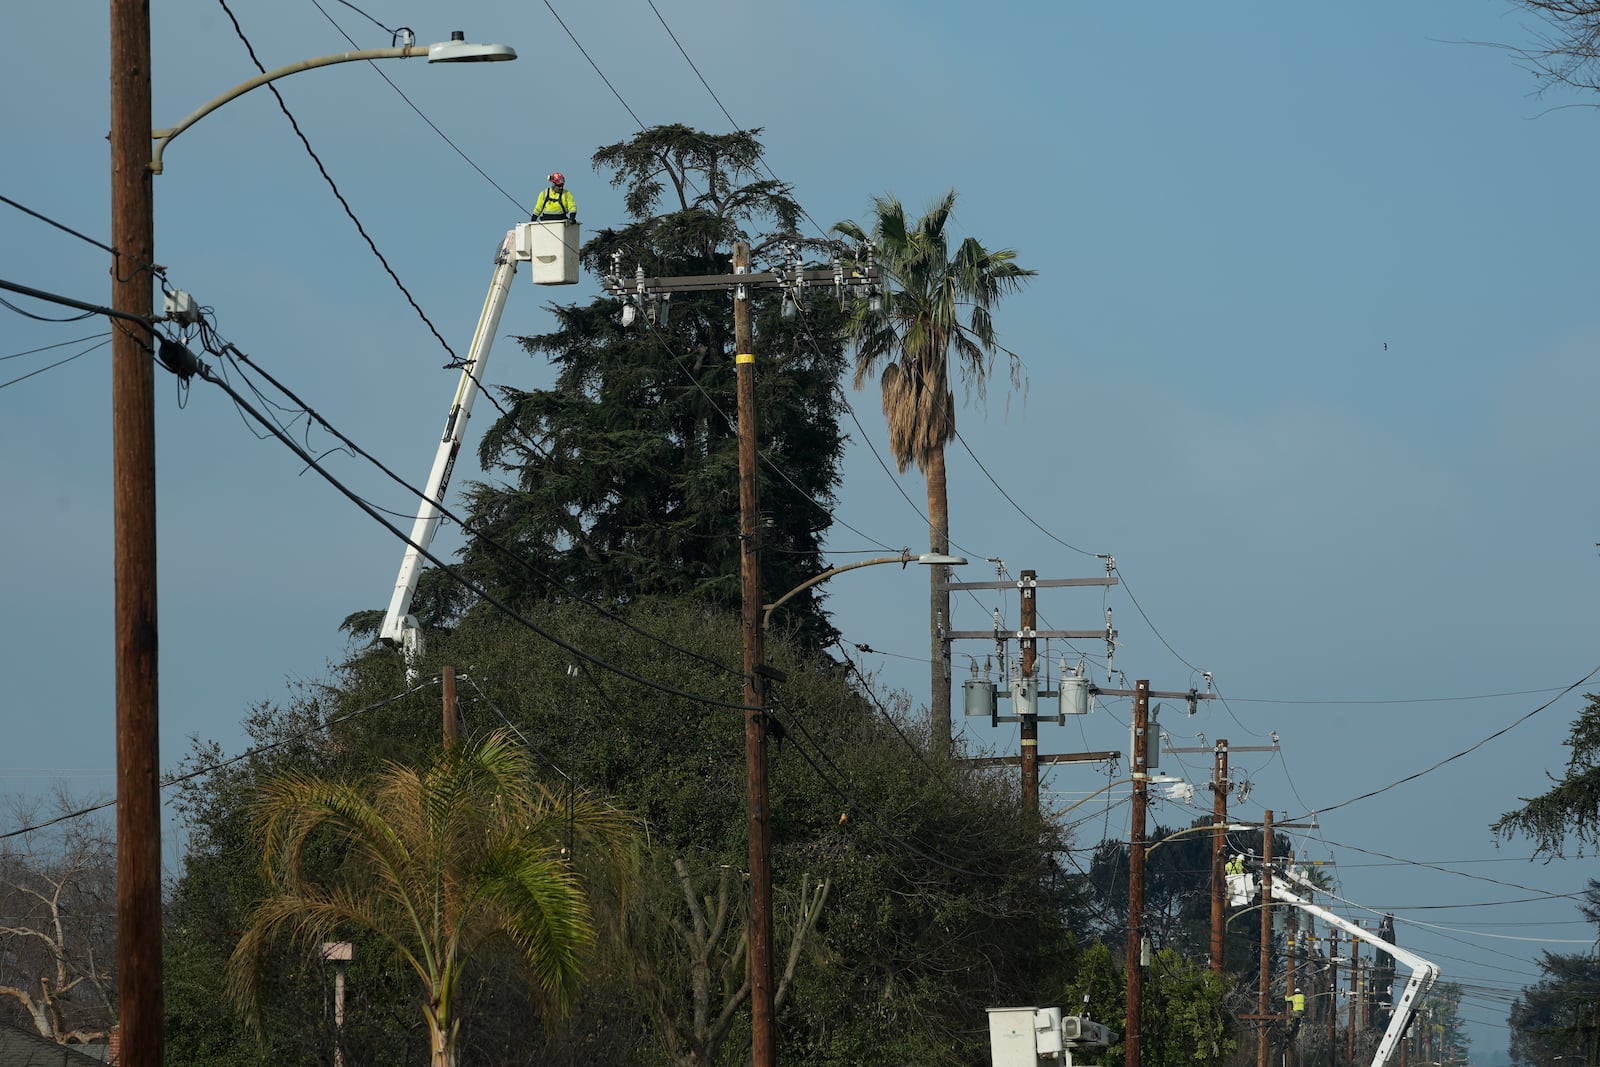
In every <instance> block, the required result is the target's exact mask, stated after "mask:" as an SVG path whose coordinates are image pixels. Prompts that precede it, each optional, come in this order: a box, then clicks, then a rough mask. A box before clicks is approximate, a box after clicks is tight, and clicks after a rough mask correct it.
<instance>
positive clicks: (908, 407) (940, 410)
mask: <svg viewBox="0 0 1600 1067" xmlns="http://www.w3.org/2000/svg"><path fill="white" fill-rule="evenodd" d="M955 203H956V193H955V190H954V189H952V190H950V191H949V192H948V193H946V194H945V195H944V196H943V197H941V198H940V199H939V200H938V201H936V202H935V203H934V204H932V205H931V206H930V207H929V208H928V210H927V212H926V213H925V214H924V215H923V216H922V218H920V219H918V220H917V221H916V223H915V225H911V224H908V223H907V221H906V213H905V208H903V207H901V206H900V202H899V201H898V200H896V199H895V198H893V197H879V198H875V199H874V201H873V222H872V232H871V233H870V234H869V233H868V232H867V231H865V230H863V229H862V228H861V227H860V226H858V225H856V224H855V223H854V222H848V221H846V222H841V223H839V224H838V225H836V226H835V227H834V229H835V230H836V231H837V232H839V233H841V234H843V235H844V236H845V237H847V238H850V239H851V240H854V241H863V242H864V241H871V242H873V243H874V244H875V245H876V246H877V257H878V265H879V267H880V269H881V270H882V272H883V274H884V276H885V278H886V279H887V281H888V282H889V285H888V286H887V289H886V292H885V293H884V295H883V298H882V300H881V301H877V302H876V305H877V306H876V307H875V306H874V302H870V301H859V302H858V303H857V306H856V308H855V313H854V315H853V316H852V318H851V321H850V335H851V339H852V340H853V341H854V342H855V346H856V377H855V384H856V388H857V389H859V388H861V386H862V384H863V383H864V382H865V381H866V380H867V378H869V377H870V376H872V375H873V374H874V373H876V374H877V377H878V384H879V386H880V388H881V389H882V391H883V413H884V416H885V418H887V419H888V423H889V450H890V451H891V452H892V453H893V454H894V459H895V463H896V465H897V466H898V467H899V469H900V471H901V472H902V473H904V472H905V470H906V468H908V467H910V466H911V464H913V463H915V464H916V465H917V469H918V470H919V471H921V472H922V474H923V476H924V478H925V479H926V480H927V487H928V547H929V549H931V550H932V551H934V552H948V551H949V550H950V500H949V495H948V493H947V491H946V487H945V466H944V449H945V445H946V444H948V443H949V442H950V441H952V440H953V439H954V438H955V435H956V403H955V392H954V390H953V389H952V388H951V380H952V378H959V379H960V381H961V383H962V384H963V386H965V387H966V388H968V389H970V390H972V391H974V392H976V393H977V394H978V396H979V397H982V396H983V393H984V387H985V385H986V384H987V381H988V377H989V372H990V370H991V369H992V367H993V363H994V357H995V355H996V354H997V353H999V352H1001V351H1004V350H1003V349H1001V347H1000V346H999V345H998V344H997V343H996V341H995V332H994V321H993V319H992V318H991V314H990V313H991V309H992V308H993V307H994V305H995V303H996V302H997V301H998V300H999V299H1000V297H1001V296H1003V295H1004V294H1006V293H1010V292H1014V291H1016V290H1017V289H1020V288H1021V287H1022V285H1023V282H1024V279H1027V278H1030V277H1032V276H1033V275H1035V274H1036V273H1038V272H1037V271H1031V270H1026V269H1024V268H1022V267H1019V266H1017V264H1016V252H1015V251H1013V250H1012V249H1009V248H1004V249H999V250H995V251H991V250H989V249H987V248H985V247H983V245H981V244H979V243H978V241H977V240H976V239H975V238H972V237H968V238H967V239H966V240H964V241H962V242H961V243H960V245H958V246H957V247H956V250H955V254H954V255H951V253H950V238H949V236H948V235H947V234H946V233H945V226H946V224H947V223H948V222H949V221H950V213H951V211H952V210H953V209H954V208H955ZM1006 356H1007V358H1008V359H1009V360H1010V362H1011V370H1012V379H1013V381H1015V379H1016V376H1017V370H1018V364H1017V359H1016V356H1015V355H1013V354H1012V353H1010V352H1006ZM946 573H947V569H946V568H944V567H934V568H932V569H931V573H930V575H929V579H930V585H931V590H930V594H929V598H928V626H929V637H930V649H931V652H932V656H931V657H930V658H931V659H932V661H933V670H932V675H931V681H932V689H933V699H932V702H931V709H932V710H931V721H930V727H931V729H932V732H933V743H934V745H935V747H936V748H937V749H938V750H939V751H941V752H943V751H946V750H948V748H949V744H950V671H949V651H948V649H947V647H946V643H945V642H944V641H943V640H942V639H941V638H940V636H939V630H940V629H941V627H944V628H948V627H949V625H950V622H949V620H950V594H949V593H948V592H947V591H945V590H943V589H941V588H940V584H941V583H942V582H943V581H944V580H945V576H946Z"/></svg>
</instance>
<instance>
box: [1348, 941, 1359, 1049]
mask: <svg viewBox="0 0 1600 1067" xmlns="http://www.w3.org/2000/svg"><path fill="white" fill-rule="evenodd" d="M1350 921H1351V922H1353V923H1355V925H1357V926H1360V925H1361V922H1360V920H1358V919H1352V920H1350ZM1360 999H1361V942H1359V941H1357V940H1356V939H1355V938H1353V937H1352V938H1351V939H1350V1023H1349V1026H1348V1027H1347V1028H1346V1030H1345V1037H1346V1039H1347V1040H1346V1042H1345V1044H1346V1046H1347V1047H1346V1049H1345V1059H1347V1060H1349V1061H1350V1062H1351V1063H1352V1064H1353V1063H1355V1062H1356V1002H1357V1001H1359V1000H1360Z"/></svg>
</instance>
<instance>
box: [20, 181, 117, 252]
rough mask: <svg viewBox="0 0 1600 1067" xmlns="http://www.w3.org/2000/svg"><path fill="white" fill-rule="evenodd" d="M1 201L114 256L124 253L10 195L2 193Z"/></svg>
mask: <svg viewBox="0 0 1600 1067" xmlns="http://www.w3.org/2000/svg"><path fill="white" fill-rule="evenodd" d="M0 203H4V204H9V205H10V206H11V207H14V208H16V209H17V210H18V211H20V212H22V213H23V214H24V215H32V216H33V217H34V218H36V219H38V220H39V221H40V222H42V223H45V224H46V225H48V226H54V227H55V228H56V229H58V230H60V231H61V232H62V233H69V234H71V235H72V236H74V237H76V238H77V239H78V240H80V241H87V242H88V243H89V244H92V245H94V246H95V247H96V248H99V249H103V250H105V251H107V252H110V253H111V254H112V255H114V256H121V255H122V253H120V252H118V251H117V250H116V249H115V248H112V247H111V246H110V245H108V244H106V243H105V242H103V241H96V240H95V239H94V238H93V237H90V236H88V235H87V234H84V233H79V232H78V231H77V230H74V229H73V228H72V227H71V226H68V225H67V224H66V223H62V222H57V221H56V220H55V219H52V218H50V217H49V216H48V215H41V214H40V213H39V212H37V211H35V210H33V209H32V208H30V207H25V206H23V205H22V204H19V203H17V202H16V201H15V200H13V199H11V198H10V197H9V196H5V195H0Z"/></svg>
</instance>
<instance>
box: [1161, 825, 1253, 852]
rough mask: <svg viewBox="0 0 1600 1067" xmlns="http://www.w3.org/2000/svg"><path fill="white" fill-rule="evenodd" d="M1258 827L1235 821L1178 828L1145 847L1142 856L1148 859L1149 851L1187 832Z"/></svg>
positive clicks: (1196, 832) (1195, 832)
mask: <svg viewBox="0 0 1600 1067" xmlns="http://www.w3.org/2000/svg"><path fill="white" fill-rule="evenodd" d="M1258 829H1260V827H1258V826H1248V825H1246V824H1244V823H1237V822H1218V823H1206V824H1205V825H1203V826H1190V827H1188V828H1187V829H1183V830H1179V831H1178V832H1177V833H1175V834H1168V835H1167V836H1166V837H1163V838H1162V839H1161V840H1160V841H1157V842H1156V843H1155V844H1153V845H1151V846H1150V847H1149V848H1147V849H1145V850H1144V858H1145V859H1149V858H1150V853H1152V852H1154V851H1155V850H1156V849H1158V848H1160V847H1161V846H1162V845H1164V844H1166V843H1167V842H1168V841H1173V840H1176V839H1177V838H1180V837H1184V836H1186V835H1188V834H1198V833H1200V832H1201V831H1202V830H1210V831H1212V832H1213V833H1214V832H1216V831H1217V830H1224V831H1233V830H1258Z"/></svg>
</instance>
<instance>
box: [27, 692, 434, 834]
mask: <svg viewBox="0 0 1600 1067" xmlns="http://www.w3.org/2000/svg"><path fill="white" fill-rule="evenodd" d="M438 682H439V679H438V678H437V677H434V678H429V679H426V680H424V681H422V682H418V683H417V684H416V685H413V686H412V687H411V688H409V689H407V690H406V691H405V692H403V693H396V694H395V695H394V696H391V697H386V698H385V699H383V700H380V701H378V702H376V703H374V704H368V705H367V706H365V707H361V708H356V709H355V710H354V711H349V712H346V713H344V714H343V715H338V716H335V717H333V718H331V719H326V720H324V721H323V722H321V723H318V724H317V725H316V726H311V727H307V728H306V729H304V730H301V731H300V732H299V733H295V734H290V735H289V736H288V737H280V738H278V739H277V740H276V741H269V742H267V743H266V744H262V745H256V746H255V747H254V748H249V749H246V750H245V751H243V752H241V753H239V754H238V755H237V756H230V757H228V758H227V759H223V760H218V761H217V762H215V763H208V764H206V765H205V766H204V767H200V768H197V769H195V770H192V771H187V772H185V773H183V774H175V775H169V776H168V777H166V778H163V779H162V780H161V784H160V788H161V789H170V788H171V787H172V786H175V785H181V784H182V783H184V782H187V781H191V780H193V779H195V778H200V777H202V776H204V775H207V774H215V773H216V772H217V771H220V770H222V769H223V768H224V767H231V766H232V765H233V764H235V763H238V762H240V761H241V760H246V759H250V758H251V757H253V756H259V755H261V753H263V752H270V751H272V750H273V749H275V748H282V747H283V746H284V745H288V744H292V743H293V742H295V741H299V740H300V739H302V738H304V737H308V736H310V735H311V734H314V733H320V732H321V731H323V730H326V729H327V728H328V727H330V726H336V725H338V724H339V723H342V722H347V721H348V720H350V719H353V718H355V717H356V716H357V715H365V714H366V713H367V712H369V711H376V710H378V709H379V708H386V707H388V706H389V705H390V704H393V703H395V702H396V701H400V700H404V699H405V698H406V697H408V696H410V695H411V694H413V693H416V692H418V691H419V690H422V689H425V688H427V687H428V686H430V685H437V684H438ZM116 806H117V802H116V801H115V800H107V801H104V802H103V803H100V804H92V805H90V806H88V807H85V808H79V809H78V810H76V811H69V812H67V813H66V814H63V815H58V816H56V817H55V818H53V819H46V820H45V821H44V822H40V823H34V824H33V825H31V826H24V827H22V828H21V829H18V830H8V831H7V832H5V833H3V834H0V841H4V840H6V839H8V838H12V837H21V836H22V835H24V834H31V833H37V832H38V831H40V830H43V829H45V828H47V827H50V826H55V825H56V824H58V823H63V822H67V821H68V820H70V819H81V818H83V817H84V816H85V815H93V814H94V813H95V812H97V811H104V810H105V809H106V808H114V807H116Z"/></svg>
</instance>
